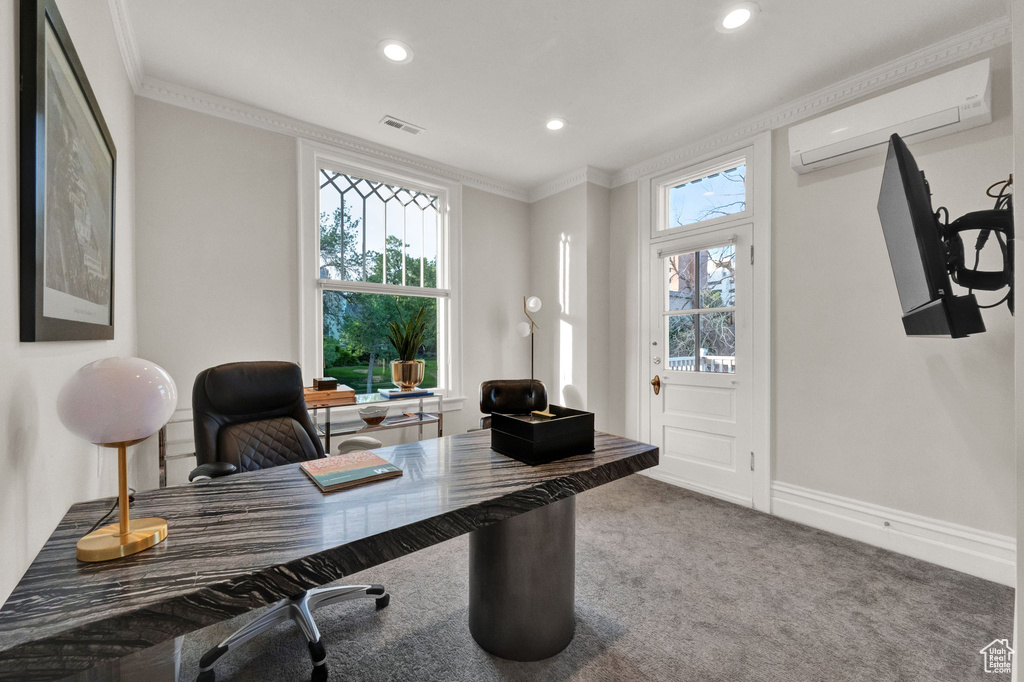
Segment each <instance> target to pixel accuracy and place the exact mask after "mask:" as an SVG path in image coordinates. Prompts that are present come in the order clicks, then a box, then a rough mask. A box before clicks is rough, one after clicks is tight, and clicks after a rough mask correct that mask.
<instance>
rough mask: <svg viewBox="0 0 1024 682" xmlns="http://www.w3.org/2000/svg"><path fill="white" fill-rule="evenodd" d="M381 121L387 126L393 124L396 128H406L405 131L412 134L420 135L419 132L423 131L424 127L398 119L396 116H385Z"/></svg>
mask: <svg viewBox="0 0 1024 682" xmlns="http://www.w3.org/2000/svg"><path fill="white" fill-rule="evenodd" d="M380 122H381V123H383V124H384V125H386V126H391V127H392V128H395V129H396V130H404V131H405V132H407V133H409V134H411V135H418V134H419V133H422V132H423V128H420V127H419V126H414V125H413V124H412V123H406V122H405V121H402V120H401V119H397V118H395V117H394V116H385V117H384V118H382V119H381V120H380Z"/></svg>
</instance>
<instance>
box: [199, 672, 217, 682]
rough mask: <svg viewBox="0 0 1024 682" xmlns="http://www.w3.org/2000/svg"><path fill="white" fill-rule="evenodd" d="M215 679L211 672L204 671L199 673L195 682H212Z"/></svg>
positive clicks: (214, 674) (215, 675)
mask: <svg viewBox="0 0 1024 682" xmlns="http://www.w3.org/2000/svg"><path fill="white" fill-rule="evenodd" d="M216 679H217V674H216V673H214V672H213V671H212V670H204V671H202V672H201V673H199V677H197V678H196V682H214V680H216Z"/></svg>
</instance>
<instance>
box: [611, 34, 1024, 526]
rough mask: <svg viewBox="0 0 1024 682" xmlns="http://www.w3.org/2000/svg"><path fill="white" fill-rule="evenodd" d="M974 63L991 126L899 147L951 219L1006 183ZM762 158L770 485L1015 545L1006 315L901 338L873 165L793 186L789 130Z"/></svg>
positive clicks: (628, 389)
mask: <svg viewBox="0 0 1024 682" xmlns="http://www.w3.org/2000/svg"><path fill="white" fill-rule="evenodd" d="M982 56H983V57H984V56H991V57H992V58H993V70H994V85H993V92H994V95H993V102H994V107H995V121H994V122H993V123H992V124H991V125H988V126H984V127H981V128H977V129H974V130H970V131H965V132H962V133H957V134H954V135H951V136H947V137H942V138H939V139H936V140H931V141H928V142H924V143H920V144H916V145H913V148H912V151H913V153H914V154H915V156H916V157H917V160H918V162H919V164H920V166H921V168H922V169H924V170H925V171H926V173H927V174H928V179H929V181H930V182H931V186H932V191H933V192H934V193H935V202H936V205H939V204H945V205H947V206H948V207H949V208H950V211H951V212H952V214H953V215H954V216H957V215H960V214H962V213H965V212H968V211H971V210H977V209H982V208H990V207H991V205H990V204H991V200H990V199H988V198H987V197H985V196H984V191H985V188H986V187H988V185H990V184H991V183H992V182H995V181H996V180H997V179H999V178H1001V177H1005V176H1006V174H1007V173H1008V172H1009V171H1010V163H1011V144H1010V143H1011V106H1010V93H1011V78H1010V63H1009V62H1010V59H1009V49H1008V48H1005V47H1004V48H1000V49H998V50H995V51H994V52H992V53H990V54H989V55H982ZM954 68H955V67H954ZM1018 116H1020V111H1019V110H1018ZM1018 134H1019V131H1018ZM773 145H774V149H773V154H772V157H773V160H774V166H773V169H772V182H773V218H772V219H773V225H772V229H773V236H774V248H773V259H774V262H773V264H772V270H773V273H774V274H773V282H772V287H773V301H772V305H773V330H772V333H773V348H774V359H773V362H774V366H773V376H774V382H775V388H774V401H773V402H774V410H775V414H774V423H773V428H774V430H775V445H774V476H773V479H774V480H776V481H781V482H785V483H791V484H795V485H800V486H804V487H807V488H810V489H812V490H818V491H822V492H827V493H832V494H835V495H841V496H844V497H849V498H852V499H854V500H860V501H863V502H872V503H874V504H878V505H882V506H885V507H890V508H894V509H897V510H901V511H906V512H910V513H914V514H920V515H922V516H926V517H930V518H935V519H940V520H945V521H949V522H953V523H958V524H962V525H965V526H969V527H974V528H978V529H981V530H987V531H991V532H995V533H1000V534H1003V535H1014V519H1015V514H1014V511H1013V509H1014V500H1015V490H1014V483H1013V481H1014V476H1013V471H1014V469H1013V467H1014V454H1013V453H1014V450H1013V428H1012V422H1013V415H1014V403H1013V386H1012V373H1011V372H1008V371H1007V367H1008V362H1009V358H1011V357H1012V348H1013V343H1014V335H1013V320H1012V319H1011V318H1010V316H1009V314H1008V313H1007V311H1006V308H1005V307H1001V308H999V309H995V310H990V311H985V313H984V315H985V321H986V324H987V325H988V328H989V331H988V332H986V333H985V334H981V335H978V336H976V337H972V338H970V339H963V340H955V341H954V340H932V339H909V338H907V337H906V336H905V335H904V334H903V331H902V326H901V324H900V317H899V314H900V310H899V302H898V299H897V297H896V290H895V285H894V283H893V280H892V271H891V268H890V266H889V261H888V256H887V252H886V249H885V243H884V241H883V238H882V233H881V228H880V226H879V224H878V215H877V212H876V208H875V203H876V200H877V196H878V187H879V184H880V181H881V173H882V158H881V156H879V157H877V158H871V159H862V160H859V161H855V162H852V163H848V164H844V165H841V166H836V167H833V168H830V169H826V170H823V171H818V172H815V173H811V174H808V175H805V176H797V175H796V174H795V173H794V172H793V171H792V170H791V169H790V168H789V165H788V158H789V153H788V137H787V130H785V129H782V130H778V131H774V132H773ZM637 201H638V197H637V186H636V183H629V184H627V185H622V186H620V187H617V188H615V189H614V190H612V192H611V242H610V244H611V246H610V249H609V251H610V256H611V258H612V267H610V268H609V275H610V278H611V287H610V288H611V298H610V304H611V308H610V315H611V319H612V320H613V324H612V325H611V327H610V335H611V336H610V339H609V342H610V354H611V357H612V359H613V367H615V369H614V370H613V371H612V372H611V374H610V381H609V387H610V388H609V392H610V396H611V397H612V399H613V400H618V396H620V395H621V396H622V399H621V402H619V406H620V411H621V414H622V416H621V419H622V420H623V421H622V426H623V433H624V434H625V435H627V436H633V437H635V436H636V435H637V433H638V429H637V424H636V419H637V414H636V409H635V405H636V401H637V399H638V397H639V395H640V393H639V392H640V391H641V390H643V389H644V388H645V385H644V381H646V377H640V376H639V375H638V374H637V370H636V368H635V364H636V363H635V360H634V359H635V358H636V357H637V353H639V352H640V349H639V348H638V347H637V339H636V334H635V330H634V329H633V327H634V326H635V322H634V321H635V315H636V302H637V300H638V293H637V290H636V287H637V277H638V275H637V273H636V258H637V255H636V249H637V244H638V241H637V239H638V238H637ZM981 296H982V297H985V298H991V296H987V295H986V294H981ZM616 320H621V323H618V324H616V323H615V322H614V321H616ZM1021 353H1024V351H1021ZM1018 357H1020V356H1018ZM1022 431H1024V427H1022ZM1021 485H1022V486H1024V475H1022V483H1021ZM1021 514H1022V519H1024V509H1022V512H1021Z"/></svg>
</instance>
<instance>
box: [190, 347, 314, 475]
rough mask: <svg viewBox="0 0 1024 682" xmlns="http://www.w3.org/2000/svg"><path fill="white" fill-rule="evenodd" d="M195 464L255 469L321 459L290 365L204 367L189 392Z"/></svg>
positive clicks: (297, 376) (299, 384)
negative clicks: (219, 464)
mask: <svg viewBox="0 0 1024 682" xmlns="http://www.w3.org/2000/svg"><path fill="white" fill-rule="evenodd" d="M192 416H193V425H194V429H195V441H196V460H197V463H198V464H209V463H212V462H228V463H230V464H234V465H235V466H236V467H237V468H238V471H254V470H256V469H266V468H268V467H275V466H281V465H282V464H292V463H295V462H304V461H306V460H309V459H317V458H319V457H323V456H324V448H323V445H322V444H321V443H320V438H319V436H318V435H317V433H316V431H315V429H314V427H313V423H312V421H311V420H310V418H309V412H307V411H306V400H305V398H304V397H303V393H302V373H301V371H300V370H299V366H298V365H296V364H294V363H291V362H232V363H229V364H226V365H218V366H217V367H211V368H210V369H205V370H203V371H202V372H200V373H199V376H197V377H196V382H195V385H194V386H193V388H192Z"/></svg>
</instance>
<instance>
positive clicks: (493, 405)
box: [480, 379, 548, 429]
mask: <svg viewBox="0 0 1024 682" xmlns="http://www.w3.org/2000/svg"><path fill="white" fill-rule="evenodd" d="M547 407H548V392H547V390H546V389H545V388H544V384H543V383H541V382H540V381H537V380H536V379H492V380H491V381H485V382H483V383H482V384H480V411H481V412H483V413H484V414H485V415H487V416H486V417H481V418H480V428H481V429H489V428H491V417H490V415H491V414H493V413H494V412H497V413H499V414H529V413H530V412H533V411H534V410H546V409H547Z"/></svg>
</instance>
